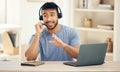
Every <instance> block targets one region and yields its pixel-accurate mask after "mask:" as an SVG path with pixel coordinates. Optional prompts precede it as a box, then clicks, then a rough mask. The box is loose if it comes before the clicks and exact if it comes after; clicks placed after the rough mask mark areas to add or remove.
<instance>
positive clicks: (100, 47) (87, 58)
mask: <svg viewBox="0 0 120 72" xmlns="http://www.w3.org/2000/svg"><path fill="white" fill-rule="evenodd" d="M106 50H107V43H98V44H82V45H80V50H79V55H78V59H77V61H71V62H64V64H65V65H70V66H90V65H100V64H103V63H104V59H105V56H106Z"/></svg>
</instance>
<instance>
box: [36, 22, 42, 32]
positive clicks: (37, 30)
mask: <svg viewBox="0 0 120 72" xmlns="http://www.w3.org/2000/svg"><path fill="white" fill-rule="evenodd" d="M35 29H36V33H41V32H42V31H43V23H42V22H38V23H37V24H35Z"/></svg>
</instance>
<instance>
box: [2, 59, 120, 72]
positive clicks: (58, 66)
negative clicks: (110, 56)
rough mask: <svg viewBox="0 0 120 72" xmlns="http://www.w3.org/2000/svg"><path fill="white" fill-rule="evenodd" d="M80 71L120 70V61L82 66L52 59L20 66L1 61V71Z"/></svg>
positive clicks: (11, 62) (17, 63) (15, 63)
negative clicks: (74, 65) (65, 63)
mask: <svg viewBox="0 0 120 72" xmlns="http://www.w3.org/2000/svg"><path fill="white" fill-rule="evenodd" d="M6 71H7V72H18V71H20V72H30V71H33V72H38V71H39V72H58V71H61V72H66V71H68V72H72V71H74V72H78V71H120V62H112V61H108V62H105V63H104V64H102V65H95V66H81V67H72V66H67V65H64V64H63V62H57V61H54V62H53V61H51V62H45V64H44V65H40V66H36V67H31V66H20V63H19V62H18V61H17V62H16V61H8V62H5V61H4V62H2V61H0V72H6Z"/></svg>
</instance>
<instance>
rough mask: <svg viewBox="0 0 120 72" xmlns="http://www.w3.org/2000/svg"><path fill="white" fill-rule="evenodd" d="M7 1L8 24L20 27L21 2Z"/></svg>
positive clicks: (18, 0)
mask: <svg viewBox="0 0 120 72" xmlns="http://www.w3.org/2000/svg"><path fill="white" fill-rule="evenodd" d="M6 1H7V5H6V6H7V23H8V24H19V25H20V0H12V1H11V0H6Z"/></svg>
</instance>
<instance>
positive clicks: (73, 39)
mask: <svg viewBox="0 0 120 72" xmlns="http://www.w3.org/2000/svg"><path fill="white" fill-rule="evenodd" d="M69 36H70V37H69V38H70V39H69V40H70V41H69V42H70V45H71V46H76V45H80V37H79V35H78V33H77V31H76V30H75V29H71V31H70V35H69Z"/></svg>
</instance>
